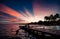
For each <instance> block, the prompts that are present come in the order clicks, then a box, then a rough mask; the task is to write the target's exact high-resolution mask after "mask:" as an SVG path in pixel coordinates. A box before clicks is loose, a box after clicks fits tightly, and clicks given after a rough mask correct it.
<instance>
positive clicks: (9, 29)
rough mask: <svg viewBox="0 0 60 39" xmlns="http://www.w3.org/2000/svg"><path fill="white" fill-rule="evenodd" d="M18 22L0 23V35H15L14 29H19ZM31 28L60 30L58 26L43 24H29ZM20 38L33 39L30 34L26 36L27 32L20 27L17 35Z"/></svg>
mask: <svg viewBox="0 0 60 39" xmlns="http://www.w3.org/2000/svg"><path fill="white" fill-rule="evenodd" d="M19 26H22V25H19V24H0V36H1V35H3V36H4V35H8V36H16V35H15V34H16V30H18V29H19ZM30 27H32V29H38V30H39V29H40V30H41V29H47V30H48V29H50V30H59V31H60V26H43V25H30ZM17 36H19V37H21V38H22V39H26V38H27V39H35V37H33V36H32V35H29V36H28V33H27V32H25V31H24V30H22V29H20V30H19V33H18V35H17Z"/></svg>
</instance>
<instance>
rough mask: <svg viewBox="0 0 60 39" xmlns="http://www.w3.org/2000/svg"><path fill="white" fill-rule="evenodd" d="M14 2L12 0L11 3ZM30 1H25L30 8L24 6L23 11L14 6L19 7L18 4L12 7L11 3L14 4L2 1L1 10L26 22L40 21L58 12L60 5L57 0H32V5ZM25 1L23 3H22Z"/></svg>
mask: <svg viewBox="0 0 60 39" xmlns="http://www.w3.org/2000/svg"><path fill="white" fill-rule="evenodd" d="M8 2H9V1H8ZM12 2H13V1H10V2H9V3H12ZM17 2H18V1H17ZM28 2H29V1H28ZM28 2H24V3H26V5H27V6H28V7H29V9H28V7H25V6H22V7H23V8H22V9H23V11H21V10H16V9H14V8H17V7H16V6H15V7H14V8H12V7H10V5H11V6H13V5H12V4H10V5H9V6H8V5H5V4H4V3H5V2H4V3H1V4H0V6H1V12H4V13H5V14H9V15H10V16H13V17H15V19H18V20H24V21H26V22H38V21H39V20H43V21H44V17H45V16H49V15H50V14H56V13H58V10H59V6H58V5H57V4H56V3H55V2H54V3H49V4H48V3H46V1H42V2H44V3H45V4H44V3H42V2H40V1H37V0H36V1H32V6H30V5H28V4H27V3H28ZM13 3H14V2H13ZM24 3H22V5H23V4H24ZM6 4H7V3H6ZM14 4H15V3H14ZM16 4H17V3H16ZM19 4H20V3H19ZM20 5H21V4H20ZM20 5H19V6H20ZM17 6H18V4H17ZM31 7H32V9H31ZM20 8H21V7H20ZM17 9H18V8H17ZM31 10H32V12H31ZM1 12H0V13H1ZM11 18H12V17H11Z"/></svg>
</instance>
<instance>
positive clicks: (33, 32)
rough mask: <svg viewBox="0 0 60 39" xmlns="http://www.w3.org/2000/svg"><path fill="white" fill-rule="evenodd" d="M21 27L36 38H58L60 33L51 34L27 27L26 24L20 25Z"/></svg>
mask: <svg viewBox="0 0 60 39" xmlns="http://www.w3.org/2000/svg"><path fill="white" fill-rule="evenodd" d="M21 29H23V30H25V31H26V32H28V33H29V34H31V35H33V36H34V37H36V38H37V39H46V38H60V35H56V34H52V33H49V32H43V31H40V30H34V29H29V28H27V27H26V26H23V27H21Z"/></svg>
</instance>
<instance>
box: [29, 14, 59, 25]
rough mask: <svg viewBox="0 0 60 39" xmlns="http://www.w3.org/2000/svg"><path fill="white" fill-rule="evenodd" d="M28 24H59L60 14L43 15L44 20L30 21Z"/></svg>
mask: <svg viewBox="0 0 60 39" xmlns="http://www.w3.org/2000/svg"><path fill="white" fill-rule="evenodd" d="M30 24H40V25H60V14H55V15H53V14H51V15H50V16H45V17H44V21H41V20H40V21H38V22H31V23H30Z"/></svg>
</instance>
